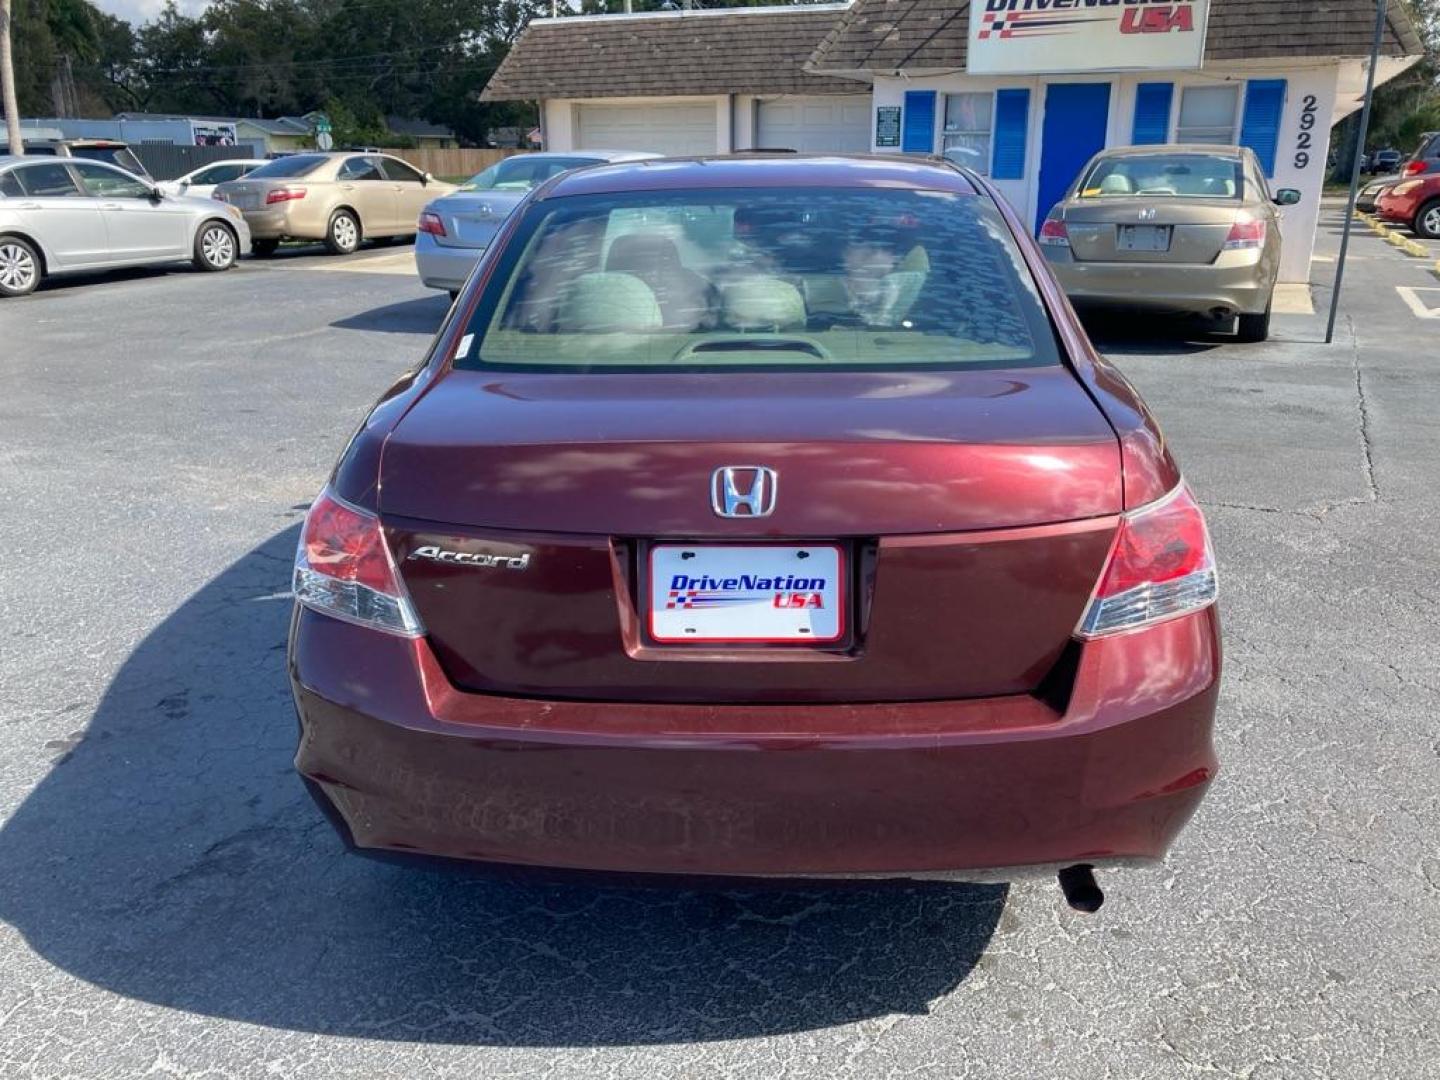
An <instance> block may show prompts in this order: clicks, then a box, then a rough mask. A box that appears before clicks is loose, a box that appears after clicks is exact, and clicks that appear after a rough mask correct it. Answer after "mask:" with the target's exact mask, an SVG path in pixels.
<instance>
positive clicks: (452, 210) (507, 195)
mask: <svg viewBox="0 0 1440 1080" xmlns="http://www.w3.org/2000/svg"><path fill="white" fill-rule="evenodd" d="M524 197H525V193H524V192H513V191H476V192H457V193H455V194H454V195H447V196H445V198H443V199H437V200H436V201H435V202H433V203H431V204H430V207H429V209H430V211H431V212H432V213H435V214H438V215H439V216H440V221H441V222H442V224H444V226H445V235H444V236H436V237H435V242H436V243H437V244H439V245H441V246H442V247H470V248H483V247H486V246H487V245H488V244H489V243H490V241H491V239H492V238H493V237H494V236H495V233H496V232H497V231H499V229H500V226H501V225H502V224H503V223H504V221H505V219H506V218H507V217H509V216H510V211H512V210H514V209H515V207H516V206H518V205H519V203H520V200H521V199H523V198H524Z"/></svg>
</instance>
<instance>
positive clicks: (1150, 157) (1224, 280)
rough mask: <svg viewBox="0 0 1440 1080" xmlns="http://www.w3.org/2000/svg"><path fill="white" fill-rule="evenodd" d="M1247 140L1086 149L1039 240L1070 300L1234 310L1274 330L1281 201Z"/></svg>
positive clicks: (1248, 324)
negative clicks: (1086, 158)
mask: <svg viewBox="0 0 1440 1080" xmlns="http://www.w3.org/2000/svg"><path fill="white" fill-rule="evenodd" d="M1299 201H1300V193H1299V192H1298V191H1295V190H1293V189H1281V190H1280V191H1279V192H1277V193H1275V195H1273V196H1272V195H1271V193H1270V188H1269V185H1268V184H1267V183H1266V182H1265V177H1264V174H1263V173H1262V172H1261V170H1260V165H1259V162H1258V161H1257V160H1256V159H1255V154H1254V153H1253V152H1252V151H1251V150H1249V149H1248V148H1244V147H1236V146H1231V147H1217V146H1200V145H1196V146H1139V147H1127V148H1121V149H1112V150H1104V151H1101V152H1100V153H1099V154H1097V155H1095V157H1093V158H1092V159H1091V160H1090V162H1089V164H1087V165H1086V166H1085V168H1084V169H1083V170H1082V171H1081V173H1080V175H1079V176H1078V177H1077V178H1076V180H1075V183H1074V184H1072V185H1071V187H1070V190H1069V192H1068V193H1067V194H1066V196H1065V198H1064V199H1063V200H1062V201H1061V202H1059V203H1058V204H1056V206H1055V208H1054V209H1053V210H1051V211H1050V214H1049V216H1048V217H1047V218H1046V219H1045V222H1044V224H1043V225H1042V227H1041V229H1040V236H1039V240H1040V244H1041V246H1042V248H1043V249H1044V251H1045V255H1046V257H1047V258H1048V259H1049V260H1050V264H1051V269H1053V270H1054V272H1055V276H1056V278H1057V279H1058V280H1059V281H1060V284H1061V285H1062V286H1064V288H1065V292H1066V293H1067V294H1068V295H1069V297H1070V300H1071V302H1072V303H1073V304H1075V305H1076V306H1077V307H1081V308H1086V307H1123V308H1126V309H1128V310H1149V311H1155V312H1178V313H1184V314H1191V315H1201V316H1207V317H1210V318H1213V319H1217V320H1219V319H1230V318H1234V319H1235V320H1236V332H1237V334H1238V336H1239V337H1240V339H1241V340H1242V341H1264V340H1265V338H1266V337H1268V336H1269V333H1270V303H1271V296H1272V295H1273V293H1274V291H1275V280H1276V278H1277V276H1278V275H1279V272H1280V215H1279V213H1278V212H1277V210H1278V207H1280V206H1289V205H1292V204H1294V203H1297V202H1299Z"/></svg>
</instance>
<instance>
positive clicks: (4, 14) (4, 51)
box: [0, 0, 25, 154]
mask: <svg viewBox="0 0 1440 1080" xmlns="http://www.w3.org/2000/svg"><path fill="white" fill-rule="evenodd" d="M0 103H3V105H4V107H5V132H6V141H7V142H8V143H9V146H10V153H12V154H23V153H24V152H25V143H24V142H23V141H22V140H21V138H20V103H19V101H18V100H17V98H16V94H15V57H14V56H13V55H12V52H11V38H10V0H0Z"/></svg>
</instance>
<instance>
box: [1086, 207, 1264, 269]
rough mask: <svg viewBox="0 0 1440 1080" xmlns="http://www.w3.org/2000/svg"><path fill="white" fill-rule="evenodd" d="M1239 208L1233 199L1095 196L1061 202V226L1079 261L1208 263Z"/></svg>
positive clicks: (1223, 244)
mask: <svg viewBox="0 0 1440 1080" xmlns="http://www.w3.org/2000/svg"><path fill="white" fill-rule="evenodd" d="M1240 211H1241V203H1240V202H1239V200H1236V199H1157V198H1134V199H1122V198H1105V199H1094V200H1089V201H1080V202H1074V203H1070V204H1068V205H1067V206H1066V208H1065V229H1066V232H1067V233H1068V235H1069V237H1070V251H1071V253H1072V254H1073V256H1074V257H1075V258H1076V259H1077V260H1079V261H1082V262H1135V263H1190V264H1195V263H1212V262H1214V261H1215V258H1216V257H1217V256H1218V255H1219V254H1220V252H1221V250H1223V248H1224V246H1225V238H1226V237H1227V236H1228V235H1229V234H1230V227H1231V226H1232V225H1233V224H1234V223H1235V220H1236V217H1237V215H1238V214H1239V213H1240Z"/></svg>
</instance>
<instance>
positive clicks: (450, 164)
mask: <svg viewBox="0 0 1440 1080" xmlns="http://www.w3.org/2000/svg"><path fill="white" fill-rule="evenodd" d="M525 152H526V151H524V150H488V149H486V150H441V149H437V148H433V147H423V148H421V149H417V150H386V151H385V153H387V154H394V155H395V156H396V157H398V158H403V159H404V160H405V161H408V162H410V164H411V165H414V166H415V167H416V168H417V169H419V170H420V171H421V172H428V173H434V174H435V175H436V176H474V175H475V174H476V173H478V172H481V171H482V170H484V169H488V168H489V167H490V166H491V165H494V164H495V163H496V162H497V161H503V160H504V159H505V158H507V157H510V156H511V155H513V154H523V153H525Z"/></svg>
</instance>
